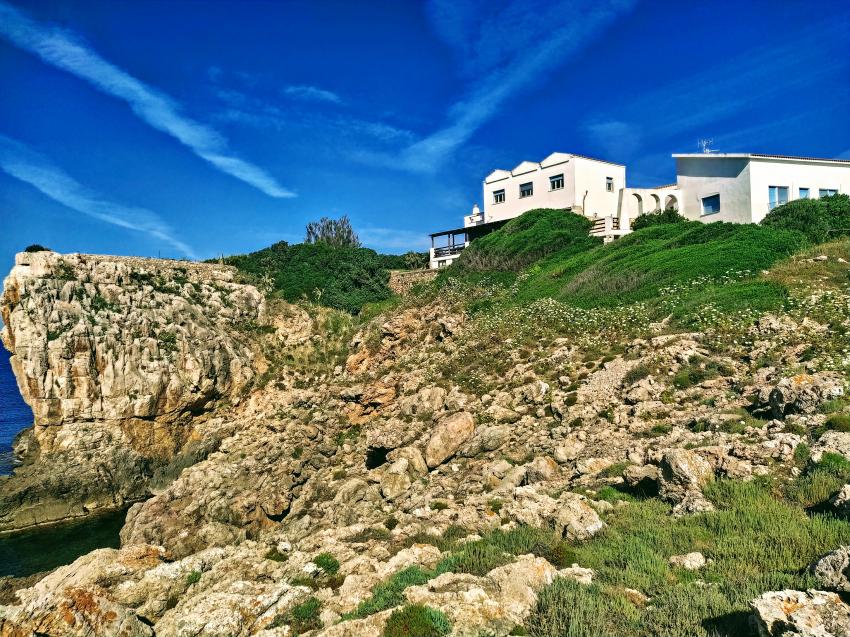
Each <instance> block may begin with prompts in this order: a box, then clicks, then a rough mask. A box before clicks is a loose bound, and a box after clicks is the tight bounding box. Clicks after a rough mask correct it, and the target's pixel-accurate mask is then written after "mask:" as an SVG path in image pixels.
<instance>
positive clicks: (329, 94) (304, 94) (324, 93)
mask: <svg viewBox="0 0 850 637" xmlns="http://www.w3.org/2000/svg"><path fill="white" fill-rule="evenodd" d="M283 94H284V95H287V96H288V97H292V98H294V99H297V100H304V101H305V102H329V103H331V104H339V103H341V102H342V99H341V98H340V96H339V95H337V94H336V93H334V92H333V91H328V90H325V89H323V88H319V87H318V86H302V85H294V86H287V87H286V88H284V89H283Z"/></svg>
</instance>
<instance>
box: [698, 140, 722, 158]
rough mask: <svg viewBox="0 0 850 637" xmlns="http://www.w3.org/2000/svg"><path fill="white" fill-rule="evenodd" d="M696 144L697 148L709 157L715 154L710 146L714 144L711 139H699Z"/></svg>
mask: <svg viewBox="0 0 850 637" xmlns="http://www.w3.org/2000/svg"><path fill="white" fill-rule="evenodd" d="M697 143H698V144H699V147H700V149H701V150H702V152H703V153H704V154H706V155H710V154H711V153H716V152H717V151H716V150H714V149H713V148H712V147H711V145H712V144H713V143H714V140H713V139H701V140H699V142H697Z"/></svg>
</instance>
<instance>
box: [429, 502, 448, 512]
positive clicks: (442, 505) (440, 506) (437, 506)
mask: <svg viewBox="0 0 850 637" xmlns="http://www.w3.org/2000/svg"><path fill="white" fill-rule="evenodd" d="M430 506H431V509H432V510H433V511H445V510H446V509H448V508H449V503H448V502H446V501H445V500H433V501H432V502H431V505H430Z"/></svg>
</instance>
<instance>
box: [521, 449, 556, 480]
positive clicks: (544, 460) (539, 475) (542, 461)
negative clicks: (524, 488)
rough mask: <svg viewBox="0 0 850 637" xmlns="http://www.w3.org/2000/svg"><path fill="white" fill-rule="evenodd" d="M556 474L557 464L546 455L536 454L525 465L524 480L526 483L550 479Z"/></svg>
mask: <svg viewBox="0 0 850 637" xmlns="http://www.w3.org/2000/svg"><path fill="white" fill-rule="evenodd" d="M557 474H558V464H557V463H556V462H555V461H554V460H552V458H549V457H548V456H537V457H536V458H535V459H534V460H532V461H531V462H529V463H527V464H526V465H525V481H526V482H527V483H528V484H534V483H535V482H545V481H548V480H552V479H553V478H554V477H555V476H556V475H557Z"/></svg>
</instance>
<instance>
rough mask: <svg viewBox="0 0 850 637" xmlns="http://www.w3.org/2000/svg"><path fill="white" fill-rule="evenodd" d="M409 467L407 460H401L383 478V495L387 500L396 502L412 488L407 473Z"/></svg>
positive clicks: (390, 467) (392, 465)
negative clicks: (396, 499) (395, 500)
mask: <svg viewBox="0 0 850 637" xmlns="http://www.w3.org/2000/svg"><path fill="white" fill-rule="evenodd" d="M409 465H410V462H409V461H408V460H407V458H399V459H398V460H396V461H395V462H394V463H392V464H391V465H390V466H389V468H388V469H387V470H386V471H385V472H384V475H383V476H381V494H382V495H383V496H384V497H385V498H386V499H387V500H394V499H395V498H397V497H398V496H400V495H401V494H402V493H404V492H405V491H407V490H408V489H409V488H410V485H411V484H412V481H411V479H410V476H409V475H408V473H407V470H408V466H409Z"/></svg>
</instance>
